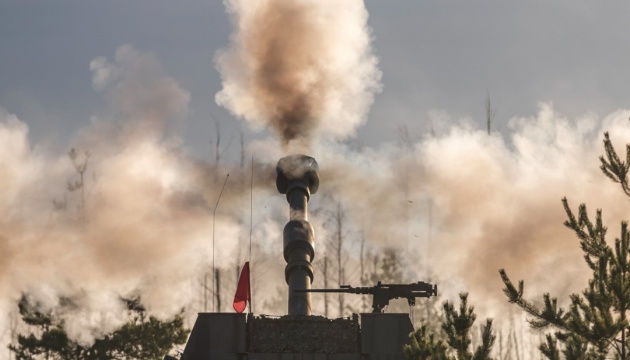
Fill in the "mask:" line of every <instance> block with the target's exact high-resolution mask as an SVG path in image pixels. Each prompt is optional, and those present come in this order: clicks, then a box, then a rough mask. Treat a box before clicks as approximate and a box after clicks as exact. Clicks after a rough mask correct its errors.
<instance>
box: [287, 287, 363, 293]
mask: <svg viewBox="0 0 630 360" xmlns="http://www.w3.org/2000/svg"><path fill="white" fill-rule="evenodd" d="M348 290H349V289H346V288H343V289H295V290H293V292H297V293H305V292H316V293H351V292H352V291H348Z"/></svg>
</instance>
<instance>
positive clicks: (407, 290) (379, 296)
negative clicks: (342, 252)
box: [294, 281, 437, 313]
mask: <svg viewBox="0 0 630 360" xmlns="http://www.w3.org/2000/svg"><path fill="white" fill-rule="evenodd" d="M294 291H295V292H316V293H349V294H364V295H372V309H373V310H372V312H375V313H380V312H383V308H384V307H385V306H387V305H388V304H389V301H390V300H392V299H398V298H406V299H407V303H408V304H409V306H413V305H415V304H416V298H419V297H425V298H429V297H431V296H437V285H433V284H429V283H426V282H423V281H418V282H417V283H411V284H382V283H381V282H380V281H379V282H378V283H377V284H376V286H372V287H352V286H350V285H341V286H340V288H339V289H299V290H294Z"/></svg>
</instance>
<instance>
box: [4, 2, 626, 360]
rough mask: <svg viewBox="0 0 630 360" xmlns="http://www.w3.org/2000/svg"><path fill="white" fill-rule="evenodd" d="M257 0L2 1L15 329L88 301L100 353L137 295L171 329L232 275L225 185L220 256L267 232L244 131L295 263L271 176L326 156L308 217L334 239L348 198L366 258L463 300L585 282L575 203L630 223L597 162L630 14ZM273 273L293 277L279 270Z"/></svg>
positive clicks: (321, 234) (80, 317)
mask: <svg viewBox="0 0 630 360" xmlns="http://www.w3.org/2000/svg"><path fill="white" fill-rule="evenodd" d="M261 3H263V2H252V1H249V0H230V1H226V2H225V3H224V2H221V1H218V0H213V1H193V0H183V1H178V2H173V1H142V0H138V1H108V2H96V1H81V2H79V1H63V0H62V1H56V2H35V1H17V0H4V1H2V2H0V144H2V148H0V175H2V176H0V187H2V188H3V189H4V191H3V193H2V196H0V294H2V295H1V296H0V339H4V340H6V339H7V336H8V335H7V334H8V329H9V326H8V325H7V324H8V323H9V320H10V319H9V317H7V316H5V317H3V316H2V314H4V313H8V312H9V311H10V310H9V309H13V304H14V302H15V301H16V299H18V298H19V296H20V295H21V294H23V293H29V294H31V295H32V296H33V297H34V299H35V300H36V301H38V302H40V303H41V304H43V306H50V307H54V306H55V305H57V304H58V303H59V298H60V297H61V296H71V297H73V299H75V301H76V302H77V303H78V304H79V305H80V306H78V307H77V310H76V312H75V313H72V314H66V316H67V319H66V320H67V322H68V324H71V336H76V337H78V338H79V339H80V340H82V341H89V340H90V336H97V335H98V334H99V333H102V331H105V330H107V329H111V328H112V327H113V326H114V325H116V324H120V323H121V322H122V321H124V319H121V318H120V317H116V316H113V315H112V316H113V318H106V319H105V320H106V321H101V318H100V316H106V317H107V316H110V315H111V314H116V313H119V312H120V311H119V310H120V309H117V308H116V306H114V305H112V303H114V302H115V301H114V300H113V299H115V298H116V296H117V295H120V294H129V293H132V294H133V293H134V292H140V293H141V295H142V296H143V300H144V301H145V302H146V305H147V308H148V309H149V310H150V311H152V312H153V313H155V314H157V315H159V316H162V317H164V316H168V315H172V314H174V313H176V312H177V311H179V310H180V309H181V304H192V303H194V302H195V301H197V300H198V299H197V298H198V295H199V294H198V291H197V289H196V286H197V285H198V284H197V285H194V284H192V282H191V281H192V280H191V279H193V278H196V276H198V275H199V274H200V272H201V269H202V268H203V267H204V266H206V267H207V265H208V264H207V262H208V259H209V258H212V262H213V265H214V261H215V260H214V257H215V249H214V235H213V239H212V247H210V241H209V239H208V236H209V234H210V233H212V234H214V230H215V229H214V224H211V222H210V219H211V216H212V212H213V211H212V210H213V209H214V210H216V208H215V206H217V205H216V204H218V202H217V198H218V196H220V195H219V189H221V185H222V184H223V183H224V179H225V174H226V173H228V172H229V173H230V182H231V184H229V186H228V187H227V190H226V193H225V194H224V195H223V196H224V197H223V198H221V199H222V200H221V201H222V207H221V209H219V211H218V212H217V214H218V216H217V229H216V230H217V247H218V248H220V249H221V251H222V253H221V256H219V257H218V258H217V266H219V267H224V268H226V269H227V268H228V267H232V265H233V264H231V263H230V264H228V262H229V261H231V260H233V259H241V258H242V257H243V254H242V252H240V250H239V249H240V248H241V246H240V245H242V241H243V239H245V238H247V235H248V234H249V229H248V226H247V225H248V224H249V223H248V221H246V219H245V218H246V216H245V215H244V214H245V213H246V212H245V211H244V210H243V207H244V204H249V199H247V198H246V196H245V194H246V193H248V192H247V191H243V189H242V187H241V186H242V185H243V184H244V183H245V182H246V180H244V179H246V178H247V176H248V174H247V172H246V171H244V170H243V167H239V166H238V163H239V158H240V151H241V149H240V139H239V136H240V133H241V132H242V133H243V135H244V142H245V143H246V144H247V149H246V152H247V155H248V156H249V155H252V156H255V157H256V170H255V175H256V176H255V177H256V180H255V183H254V185H253V186H252V187H253V190H252V192H253V194H254V195H253V196H254V199H255V200H254V205H255V206H254V208H255V209H256V211H255V214H254V216H253V223H254V226H253V228H254V230H253V232H254V238H255V239H258V240H257V241H258V242H259V243H258V244H257V245H256V246H259V247H260V249H262V250H261V251H269V254H271V253H273V254H275V255H278V254H279V253H280V252H279V251H276V250H277V249H276V248H275V246H276V245H277V244H279V238H281V234H280V233H281V229H282V227H283V226H284V224H285V223H286V221H287V220H288V219H287V218H286V217H285V216H286V214H287V208H286V207H287V204H286V202H285V201H284V199H283V197H282V196H279V195H278V194H277V193H276V192H275V189H274V185H273V179H272V177H273V169H274V166H275V162H276V161H277V159H278V158H279V157H280V156H283V155H285V154H286V153H287V152H291V151H294V150H296V149H297V150H300V151H302V150H303V151H308V152H307V153H308V154H309V155H313V156H314V157H316V158H317V160H318V162H319V164H320V177H321V184H320V190H319V193H318V194H317V195H316V196H315V195H314V196H313V198H312V203H311V204H309V207H311V210H312V217H311V218H310V221H311V222H312V223H313V225H314V227H315V228H316V229H317V230H316V231H317V234H318V235H317V236H318V239H321V242H320V243H321V244H322V246H321V247H320V249H321V248H325V247H326V241H327V239H330V238H331V237H333V233H334V231H333V228H334V227H333V226H332V225H331V220H330V215H331V214H332V213H333V212H334V209H342V210H343V211H344V214H345V216H346V217H345V219H347V223H346V227H345V229H346V236H347V238H348V239H349V241H348V245H347V246H346V251H347V260H348V261H349V263H353V261H354V263H353V264H354V265H357V264H356V262H357V257H356V254H357V253H358V247H359V245H358V244H359V242H360V241H362V239H367V241H368V242H369V244H370V245H371V246H373V248H372V251H376V252H378V251H379V250H378V249H379V247H381V246H397V247H399V248H404V249H406V250H408V251H406V255H408V256H410V259H408V260H409V261H410V263H407V264H406V265H405V266H406V267H407V268H406V269H405V270H406V272H407V274H410V276H412V277H414V279H415V277H416V276H418V277H420V278H421V279H436V281H437V280H439V281H440V289H441V291H442V292H443V294H445V296H447V297H448V296H451V297H452V298H453V297H454V296H456V294H457V293H458V292H459V291H470V292H471V298H470V299H471V302H473V303H474V302H475V301H477V302H479V303H481V306H480V307H478V309H480V311H481V310H483V311H485V312H487V313H489V314H492V309H493V308H494V305H495V304H496V303H498V302H500V301H502V300H503V298H502V294H501V292H500V288H501V283H500V280H499V278H498V274H497V270H498V269H499V268H501V267H506V269H507V271H508V273H509V274H511V275H513V276H514V280H516V279H520V278H524V277H526V278H527V280H528V281H529V282H530V283H531V284H532V285H533V286H532V287H533V293H534V294H536V293H541V292H543V291H549V289H550V288H551V289H552V290H554V291H557V292H558V293H559V294H561V295H566V294H568V293H570V292H572V291H579V290H580V289H581V287H582V286H583V285H584V284H585V282H584V281H585V276H586V275H585V273H584V271H583V270H582V271H580V270H577V269H578V268H579V265H580V261H581V259H582V258H581V254H580V252H579V248H578V246H577V243H576V240H575V238H574V237H573V236H571V233H570V231H567V230H566V229H564V228H563V227H562V222H563V221H564V218H565V216H566V215H565V214H564V212H563V209H562V206H561V203H560V199H561V198H562V197H563V196H567V197H568V198H569V202H570V204H571V205H572V206H577V204H578V203H581V202H587V203H588V204H589V205H590V206H592V208H593V209H594V208H595V207H603V208H605V209H606V212H605V213H604V214H605V215H604V216H605V220H606V221H609V222H612V224H613V225H611V229H613V228H615V229H616V227H615V226H614V224H615V223H618V221H619V220H620V219H623V216H625V214H627V213H628V211H629V210H630V209H629V208H628V204H627V203H626V202H621V201H619V195H620V192H619V191H618V189H617V188H616V187H615V184H612V183H611V182H610V181H608V180H607V179H605V177H603V176H602V175H601V173H600V172H599V169H598V166H599V165H598V161H597V157H598V156H599V155H600V154H601V153H602V148H601V138H602V133H603V132H604V131H611V138H612V140H613V142H614V143H615V144H616V145H617V146H621V145H624V144H625V143H627V142H628V141H627V139H628V137H629V136H630V129H629V128H628V117H630V111H629V110H628V108H629V106H628V105H627V95H626V94H627V91H625V88H624V86H625V85H626V84H628V83H630V81H629V80H630V72H628V71H627V70H626V66H627V64H629V63H630V37H628V36H626V35H625V34H626V33H627V32H626V31H624V30H625V24H626V18H627V16H626V15H627V14H628V10H630V5H629V4H628V3H625V2H606V3H598V4H594V3H591V2H588V1H582V0H579V1H570V2H569V1H554V2H549V1H529V2H526V3H525V2H516V3H511V2H500V1H476V2H470V1H466V2H464V1H448V2H447V1H426V2H422V1H397V0H391V1H382V0H381V1H378V0H366V1H365V2H361V1H360V0H352V1H350V0H348V1H347V2H344V3H343V4H340V3H338V2H336V0H325V1H324V0H320V1H303V2H300V1H296V0H286V2H282V1H279V0H268V1H267V2H264V3H265V4H274V6H273V7H270V8H269V9H271V11H269V9H267V12H264V10H265V9H266V8H263V10H261V11H262V12H259V10H260V9H261V8H260V6H262V5H260V4H261ZM287 4H288V5H287ZM305 4H306V5H305ZM257 6H259V7H257ZM226 9H228V10H226ZM260 14H263V15H265V16H260ZM277 14H283V16H284V17H283V16H275V15H277ZM286 14H292V15H294V16H291V17H289V16H287V15H286ZM311 15H313V16H312V17H311ZM285 19H287V21H286V22H285V21H284V20H285ZM313 19H314V20H313ZM289 20H290V21H289ZM285 26H286V27H288V28H290V29H291V31H286V30H285ZM278 38H281V39H283V41H281V42H280V43H281V45H280V46H279V45H278V43H277V42H276V39H278ZM287 44H289V45H287ZM274 46H275V47H274ZM278 46H279V47H278ZM268 49H275V50H277V49H280V50H281V52H279V53H280V54H282V56H272V55H277V54H278V52H274V53H269V52H266V51H267V50H268ZM261 54H262V55H263V56H261ZM269 54H271V55H270V56H267V55H269ZM287 59H290V60H291V61H286V60H287ZM305 59H306V61H302V60H305ZM311 60H312V61H311ZM312 63H316V64H317V66H314V67H311V65H312ZM252 64H254V65H260V64H263V65H264V66H262V68H264V69H267V70H269V71H270V72H262V76H261V73H257V72H256V69H257V68H256V66H252ZM265 66H266V67H265ZM285 66H287V67H288V68H289V70H290V71H289V70H287V71H285V70H286V68H284V67H285ZM278 69H280V70H278ZM275 71H277V72H275ZM269 73H272V74H274V75H278V76H271V77H270V76H268V74H269ZM296 74H297V75H296ZM286 79H288V80H286ZM296 79H297V80H296ZM314 79H318V80H321V79H323V80H322V81H316V80H314ZM250 80H251V81H250ZM285 80H286V81H285ZM251 84H254V85H255V86H251V87H250V86H249V85H251ZM295 84H298V85H300V86H301V85H304V84H307V85H308V86H312V88H309V89H313V91H310V92H308V91H307V92H305V93H300V89H299V86H298V89H297V90H296V89H294V88H292V87H291V85H295ZM308 86H307V88H308ZM292 90H296V91H297V92H298V95H295V93H293V92H292ZM284 96H286V97H284ZM488 98H489V99H490V100H491V104H492V109H493V110H494V111H495V116H494V118H493V120H492V123H491V132H490V134H487V130H486V110H485V103H486V100H487V99H488ZM278 99H280V101H278ZM284 99H287V101H286V102H285V101H284ZM313 99H315V102H314V103H313V102H312V101H313ZM286 104H292V105H295V107H293V108H290V109H288V110H287V109H285V108H284V106H285V105H286ZM305 104H306V105H312V104H318V105H321V106H320V107H317V106H315V107H313V106H306V105H305ZM277 109H281V110H282V111H284V112H282V111H281V114H280V115H281V116H278V118H279V119H282V120H283V121H284V120H286V119H289V120H290V119H293V118H292V117H291V116H292V114H294V112H292V111H293V110H296V109H297V110H299V111H304V112H298V114H306V116H304V117H303V118H305V119H307V120H309V121H311V120H314V121H315V122H308V121H307V123H306V124H305V126H306V130H305V131H306V132H302V131H303V130H304V129H299V131H298V132H297V134H298V135H299V136H304V137H305V138H308V139H307V140H309V141H306V142H305V143H304V144H298V145H296V143H291V141H294V140H293V138H291V136H293V135H294V134H293V133H292V132H289V133H288V135H287V133H286V132H284V133H283V131H285V130H286V127H284V126H285V125H286V124H284V123H283V121H280V122H277V121H275V120H277V119H272V120H274V121H267V120H269V119H267V118H268V117H273V116H269V114H272V115H274V116H275V115H277V113H276V112H275V111H276V110H277ZM304 109H306V110H304ZM285 110H286V111H285ZM266 117H267V118H266ZM217 124H218V125H217ZM217 128H218V129H220V130H219V131H220V134H221V139H222V140H221V144H222V145H221V152H222V153H221V155H222V159H223V160H222V163H221V164H220V166H219V165H217V164H216V163H215V162H214V161H213V160H214V158H215V154H214V153H213V151H214V150H213V146H214V141H216V140H215V139H216V130H217ZM404 129H406V132H405V131H404ZM292 134H293V135H292ZM405 134H406V135H405ZM278 135H281V136H278ZM283 136H284V138H282V137H283ZM75 147H76V148H77V149H78V150H79V157H78V159H77V161H78V164H80V163H81V161H83V159H84V158H83V156H84V155H85V154H84V153H83V150H84V149H89V150H90V153H91V155H90V156H91V157H89V161H90V163H89V164H90V165H89V169H90V171H91V173H89V175H90V177H88V178H86V181H88V184H89V189H91V191H89V192H88V194H87V199H88V200H87V201H86V202H85V204H84V205H80V204H81V202H80V198H79V197H78V196H77V194H76V193H72V192H70V191H65V190H64V185H65V184H66V182H67V181H68V180H69V179H74V180H73V181H76V175H77V174H76V164H74V165H75V167H73V164H72V163H71V162H70V161H68V158H67V156H66V155H65V154H66V153H67V151H68V150H69V149H70V148H75ZM64 191H65V192H64ZM51 199H55V200H56V201H57V202H58V204H62V205H63V206H62V208H64V209H65V210H66V211H65V212H64V211H62V212H59V211H57V210H59V209H57V210H55V209H52V205H51ZM339 204H341V205H343V206H341V207H338V205H339ZM311 205H312V206H311ZM245 207H246V206H245ZM77 214H78V215H77ZM81 214H83V215H81ZM86 214H87V215H86ZM121 214H124V215H121ZM86 217H87V218H89V221H87V220H85V219H86ZM81 219H83V220H81ZM81 221H83V224H82V225H81V226H78V225H77V224H78V223H81ZM611 232H613V230H611ZM234 239H238V241H234ZM318 241H319V240H318ZM318 244H319V243H318ZM269 249H272V250H269ZM322 250H323V249H322ZM318 251H319V250H318ZM225 254H229V256H228V255H225ZM237 254H238V255H237ZM270 256H271V255H270ZM318 259H319V258H318ZM266 266H267V270H265V271H267V272H277V273H279V274H280V276H277V277H276V278H281V273H282V268H283V267H284V263H283V262H282V260H281V259H280V260H279V261H278V263H277V264H275V265H271V264H269V263H268V264H267V265H266ZM355 267H357V266H355ZM253 269H255V267H254V268H253ZM550 271H553V272H554V276H553V277H549V273H550ZM252 273H256V271H255V270H253V271H252ZM355 275H356V271H355ZM317 279H320V278H317ZM349 280H352V279H349ZM355 280H356V279H355ZM316 281H321V280H316ZM279 282H281V281H279ZM254 283H256V281H255V282H254ZM317 284H319V283H317ZM276 285H278V284H275V283H274V284H273V285H269V286H268V285H265V284H264V282H261V283H259V288H261V289H270V288H271V289H273V288H275V286H276ZM226 286H232V285H226ZM229 291H230V290H227V292H229ZM261 292H262V291H261ZM267 293H268V295H269V293H270V292H269V291H267ZM271 295H274V294H271ZM503 302H505V301H503ZM261 303H262V301H261ZM197 305H198V301H197V303H196V305H195V306H197ZM263 307H264V306H263ZM191 309H192V310H191V311H193V314H194V311H198V310H200V309H198V308H195V307H194V306H192V305H191ZM117 311H118V312H117ZM86 314H92V315H93V316H92V317H90V316H86ZM103 314H105V315H103ZM108 314H109V315H108ZM85 319H88V320H85ZM90 321H91V322H90ZM99 324H108V325H107V329H102V328H100V327H99V326H100V325H99ZM86 329H87V330H86ZM4 340H3V341H4ZM4 355H5V354H4V353H0V359H2V356H4Z"/></svg>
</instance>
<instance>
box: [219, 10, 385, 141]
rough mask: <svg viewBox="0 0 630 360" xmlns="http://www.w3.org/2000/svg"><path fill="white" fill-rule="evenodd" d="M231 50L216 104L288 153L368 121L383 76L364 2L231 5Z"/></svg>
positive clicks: (223, 62)
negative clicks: (265, 132) (265, 131)
mask: <svg viewBox="0 0 630 360" xmlns="http://www.w3.org/2000/svg"><path fill="white" fill-rule="evenodd" d="M226 4H227V6H228V10H229V11H230V12H231V14H232V20H233V23H234V27H235V29H234V33H233V34H232V45H231V47H230V48H229V49H227V50H225V51H223V52H221V53H219V55H218V56H217V67H218V69H219V71H220V72H221V74H222V77H223V90H222V91H221V92H219V93H218V94H217V96H216V100H217V103H218V104H220V105H222V106H224V107H226V108H228V109H229V110H230V111H231V112H232V113H233V114H234V115H235V116H237V117H239V118H244V119H245V120H247V121H248V122H250V123H251V124H252V125H253V126H254V127H256V128H262V127H265V128H270V129H273V131H274V132H275V133H276V135H277V136H278V138H279V139H280V141H281V143H282V144H283V145H284V146H285V147H286V146H288V145H289V143H290V142H295V145H296V147H298V148H305V147H306V148H308V146H310V145H311V143H312V140H313V139H315V138H318V137H320V136H327V137H332V138H335V139H343V138H345V137H348V136H350V135H352V134H353V133H354V131H355V129H356V128H357V126H359V125H360V124H361V123H363V121H364V120H365V117H366V113H367V111H368V109H369V106H370V105H371V104H372V101H373V96H374V93H375V92H376V91H378V90H379V89H380V84H379V80H380V76H381V73H380V71H379V70H378V68H377V60H376V57H375V56H374V55H373V54H372V49H371V47H370V31H369V28H368V26H367V18H368V14H367V11H366V9H365V6H364V4H363V1H360V0H349V1H342V2H339V1H334V0H325V1H317V0H306V1H304V0H263V1H251V0H229V1H227V2H226Z"/></svg>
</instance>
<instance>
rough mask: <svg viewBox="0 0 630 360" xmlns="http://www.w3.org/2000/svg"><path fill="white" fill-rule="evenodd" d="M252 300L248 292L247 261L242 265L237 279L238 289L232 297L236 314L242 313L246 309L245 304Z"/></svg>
mask: <svg viewBox="0 0 630 360" xmlns="http://www.w3.org/2000/svg"><path fill="white" fill-rule="evenodd" d="M251 298H252V296H251V294H250V291H249V261H248V262H246V263H245V265H243V270H241V277H240V278H239V279H238V287H237V288H236V294H235V295H234V304H233V306H234V310H236V312H237V313H239V314H240V313H242V312H243V311H245V308H246V307H247V302H248V301H249V300H250V299H251Z"/></svg>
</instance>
